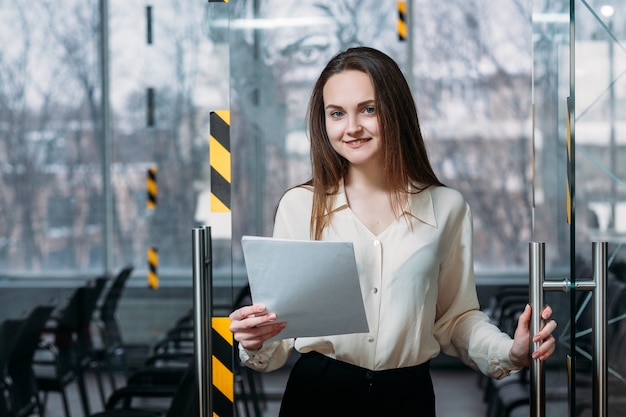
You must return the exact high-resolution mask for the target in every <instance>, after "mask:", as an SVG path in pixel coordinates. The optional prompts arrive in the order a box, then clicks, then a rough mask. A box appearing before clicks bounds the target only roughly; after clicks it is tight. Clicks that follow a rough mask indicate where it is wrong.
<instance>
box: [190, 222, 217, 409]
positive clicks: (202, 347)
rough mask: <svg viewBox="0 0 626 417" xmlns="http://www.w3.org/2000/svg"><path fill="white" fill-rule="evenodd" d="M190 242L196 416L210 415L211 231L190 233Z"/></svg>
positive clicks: (211, 403)
mask: <svg viewBox="0 0 626 417" xmlns="http://www.w3.org/2000/svg"><path fill="white" fill-rule="evenodd" d="M192 239H193V242H192V243H193V294H194V295H193V310H194V325H193V326H194V340H195V344H194V359H195V365H196V382H197V384H198V394H199V395H198V397H199V407H198V410H199V414H198V417H211V416H212V415H213V409H212V407H213V399H212V398H211V396H212V389H211V387H212V385H213V383H212V380H211V379H212V374H213V372H212V363H211V352H212V346H211V321H212V314H213V306H212V297H211V288H212V284H213V283H212V281H213V277H212V264H211V228H210V227H202V228H195V229H193V230H192Z"/></svg>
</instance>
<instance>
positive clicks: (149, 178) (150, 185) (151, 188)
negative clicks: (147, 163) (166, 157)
mask: <svg viewBox="0 0 626 417" xmlns="http://www.w3.org/2000/svg"><path fill="white" fill-rule="evenodd" d="M156 175H157V167H156V166H151V167H150V168H148V172H147V174H146V194H147V196H146V206H147V207H148V208H149V209H155V208H156V205H157V197H158V192H159V188H158V185H157V176H156Z"/></svg>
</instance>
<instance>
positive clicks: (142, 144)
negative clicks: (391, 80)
mask: <svg viewBox="0 0 626 417" xmlns="http://www.w3.org/2000/svg"><path fill="white" fill-rule="evenodd" d="M103 3H104V2H103V1H100V2H98V1H97V0H90V1H67V2H63V3H62V4H59V3H58V2H51V1H47V0H44V1H41V2H37V3H36V4H32V5H29V6H28V7H26V6H25V5H22V4H21V3H20V2H17V1H8V2H2V3H1V5H0V8H1V10H0V16H1V18H2V20H3V25H2V29H1V30H3V31H4V32H5V33H6V35H5V37H4V38H5V39H9V38H10V39H11V40H12V41H11V42H10V43H6V45H5V47H4V48H3V53H2V60H1V62H0V65H1V66H2V82H1V83H0V89H1V90H2V91H1V93H2V102H1V106H2V108H1V112H0V118H1V123H2V124H1V126H2V129H1V130H0V132H1V133H0V135H1V136H0V147H1V148H2V153H0V164H1V165H2V169H1V170H0V189H1V195H2V198H1V199H0V204H1V205H2V209H1V211H0V272H1V273H2V274H5V275H9V276H13V275H16V274H20V275H21V274H27V275H43V274H45V275H50V274H54V273H60V274H64V275H67V274H73V273H76V272H81V273H91V272H99V271H103V270H107V269H115V268H117V267H119V266H121V265H124V264H133V265H135V267H136V268H137V269H138V270H140V271H142V270H145V268H147V262H146V252H147V250H149V249H150V248H154V249H156V250H157V251H158V255H159V273H160V275H161V276H168V275H179V274H181V273H184V274H186V273H188V271H189V270H190V263H191V248H190V245H191V243H190V241H191V239H190V229H191V228H193V227H195V226H198V225H201V224H207V223H210V219H209V218H210V215H207V211H208V210H209V209H208V207H207V205H206V204H205V203H204V202H205V201H206V196H207V193H208V192H209V167H208V124H209V113H210V112H211V111H214V110H218V109H230V110H231V112H232V126H231V135H232V142H233V190H232V194H233V195H232V198H233V242H234V263H235V265H239V266H241V256H240V251H239V246H238V244H237V242H238V240H239V238H240V237H241V235H243V234H262V235H267V234H270V233H271V228H272V214H273V210H274V207H275V205H276V203H277V201H278V199H279V197H280V195H281V194H282V192H283V191H284V190H285V189H286V188H287V187H289V186H292V185H294V184H297V183H299V182H302V181H304V180H306V179H307V177H308V175H309V171H308V169H309V168H308V141H307V138H306V133H305V125H304V114H305V111H306V103H307V100H308V94H309V91H310V89H311V86H312V83H313V81H314V80H315V77H316V76H317V74H318V73H319V71H320V69H321V67H322V66H323V64H324V63H325V62H326V61H327V60H328V59H329V58H330V57H331V56H332V55H333V54H335V53H336V52H338V51H339V50H341V49H344V48H346V47H348V46H351V45H357V44H366V45H370V46H374V47H377V48H380V49H382V50H384V51H385V52H387V53H389V54H390V55H391V56H393V57H394V58H395V59H397V61H398V62H399V64H400V65H401V67H402V68H403V70H404V71H405V73H406V75H407V78H408V79H409V81H410V82H411V85H412V87H413V89H414V92H415V100H416V102H417V105H418V108H419V111H420V115H421V120H422V127H423V131H424V135H425V137H426V140H427V145H428V148H429V151H430V154H431V158H432V160H433V164H434V166H435V169H436V171H437V173H438V175H440V177H441V178H442V180H443V181H444V182H445V183H446V184H448V185H450V186H452V187H455V188H458V189H459V190H461V191H462V192H463V194H464V195H465V197H466V198H467V200H468V201H469V203H470V205H471V207H472V208H473V212H474V218H475V229H476V266H477V270H478V271H479V273H484V274H489V273H498V274H502V273H517V272H520V271H522V270H524V269H525V266H526V260H525V254H526V250H525V245H526V242H527V241H528V240H529V233H530V227H529V224H530V221H531V214H530V209H529V192H528V190H529V187H528V184H529V175H530V167H529V164H528V160H529V159H528V158H529V149H530V148H529V147H530V145H529V143H530V140H529V138H530V135H531V132H530V131H531V129H530V119H531V114H530V112H531V98H530V97H531V67H532V62H531V39H532V37H531V30H532V27H531V1H530V0H506V1H504V2H499V4H498V7H493V4H492V3H491V2H489V1H487V0H472V1H466V0H458V1H450V2H429V1H425V0H421V1H413V2H408V10H407V14H406V15H405V16H404V17H403V19H405V20H407V21H409V22H410V23H411V24H410V25H409V32H408V39H405V40H401V39H400V36H399V33H398V29H397V28H398V23H399V10H398V6H397V3H396V2H388V3H385V4H383V5H382V7H381V3H380V2H379V1H377V0H359V1H357V0H344V1H340V2H337V1H327V0H306V1H293V2H284V1H273V0H231V1H230V2H229V3H222V4H220V3H207V2H199V1H195V0H193V1H192V0H186V1H174V0H156V1H152V2H145V1H126V0H124V1H122V0H110V1H109V2H108V16H109V19H108V34H109V36H108V38H107V39H108V51H105V52H106V53H105V55H104V56H105V57H107V58H108V59H107V60H105V61H102V60H101V59H100V57H101V56H102V49H101V47H102V46H101V39H102V38H101V36H100V33H101V31H100V23H101V21H102V19H101V16H100V9H101V8H100V5H101V4H103ZM229 54H230V56H229ZM229 75H230V79H229ZM103 77H106V78H103ZM103 81H108V84H106V83H105V84H103ZM103 85H105V86H107V85H108V86H109V87H108V89H107V91H109V95H108V96H107V97H108V100H106V101H105V104H107V103H108V105H109V108H110V119H109V120H110V124H108V125H107V128H108V134H107V129H103V128H102V126H103V114H104V113H103V100H102V98H103V97H102V87H103ZM229 86H230V88H229ZM149 170H156V180H157V185H158V194H157V196H156V198H157V200H156V206H154V207H152V206H150V205H149V203H148V199H147V176H148V172H149ZM107 207H110V208H111V209H110V210H108V211H107V210H106V208H107ZM216 245H217V246H216V250H217V251H218V252H220V253H224V256H223V257H220V259H223V262H224V263H225V264H229V263H230V258H229V254H228V252H229V251H230V242H229V241H227V240H220V239H217V240H216Z"/></svg>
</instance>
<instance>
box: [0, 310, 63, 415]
mask: <svg viewBox="0 0 626 417" xmlns="http://www.w3.org/2000/svg"><path fill="white" fill-rule="evenodd" d="M54 308H55V307H54V306H52V305H42V306H37V307H35V308H34V309H33V310H32V311H31V312H30V314H28V316H27V317H26V318H24V319H19V320H11V321H10V322H11V323H12V325H11V327H13V330H12V332H13V335H14V337H13V343H12V346H11V349H10V350H9V361H8V368H7V373H8V376H9V378H10V381H11V385H12V390H11V408H12V410H11V414H9V415H10V416H15V417H21V416H29V415H31V414H32V413H34V412H35V411H37V412H38V413H39V415H43V409H42V405H41V402H40V400H39V389H38V386H37V381H36V380H35V374H34V373H33V357H34V356H35V351H36V350H37V348H38V347H39V341H40V333H41V329H42V328H43V327H44V325H45V324H46V321H47V320H48V318H49V317H50V315H51V314H52V312H53V311H54Z"/></svg>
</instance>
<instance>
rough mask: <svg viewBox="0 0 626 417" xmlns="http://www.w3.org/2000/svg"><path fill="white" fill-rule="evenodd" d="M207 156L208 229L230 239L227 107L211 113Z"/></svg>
mask: <svg viewBox="0 0 626 417" xmlns="http://www.w3.org/2000/svg"><path fill="white" fill-rule="evenodd" d="M209 122H210V127H209V130H210V140H209V160H210V164H211V230H212V234H213V237H215V238H218V239H220V238H221V239H230V238H231V236H232V232H231V226H232V214H231V204H230V195H231V180H232V179H231V153H230V111H228V110H217V111H214V112H211V116H210V120H209Z"/></svg>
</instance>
